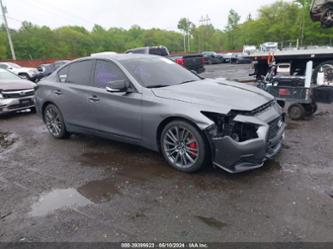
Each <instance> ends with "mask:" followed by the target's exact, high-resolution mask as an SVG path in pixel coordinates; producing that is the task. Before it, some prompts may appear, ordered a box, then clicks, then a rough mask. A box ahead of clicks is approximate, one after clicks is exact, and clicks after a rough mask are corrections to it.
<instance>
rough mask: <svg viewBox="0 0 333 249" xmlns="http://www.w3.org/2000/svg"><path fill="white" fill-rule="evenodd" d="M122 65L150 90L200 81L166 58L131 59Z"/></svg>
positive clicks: (122, 62)
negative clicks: (150, 88) (151, 88)
mask: <svg viewBox="0 0 333 249" xmlns="http://www.w3.org/2000/svg"><path fill="white" fill-rule="evenodd" d="M120 63H121V64H122V65H123V66H124V67H125V68H126V69H127V71H128V72H129V73H130V74H131V75H132V76H133V77H134V78H135V79H136V80H137V81H138V82H139V83H140V84H141V85H142V86H144V87H148V88H149V87H154V86H159V87H161V86H171V85H178V84H181V83H185V82H189V81H197V80H200V78H199V77H198V76H196V75H195V74H193V73H192V72H190V71H188V70H187V69H185V68H183V67H182V66H179V65H178V64H176V63H174V62H173V61H171V60H169V59H167V58H164V57H156V58H142V59H130V60H124V61H120Z"/></svg>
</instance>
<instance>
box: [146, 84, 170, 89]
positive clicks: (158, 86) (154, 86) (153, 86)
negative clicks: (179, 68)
mask: <svg viewBox="0 0 333 249" xmlns="http://www.w3.org/2000/svg"><path fill="white" fill-rule="evenodd" d="M167 86H169V85H151V86H146V87H147V88H162V87H167Z"/></svg>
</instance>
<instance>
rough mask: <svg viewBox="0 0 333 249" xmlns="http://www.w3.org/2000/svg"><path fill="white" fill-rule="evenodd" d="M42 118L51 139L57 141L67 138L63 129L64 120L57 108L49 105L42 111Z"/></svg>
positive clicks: (64, 128)
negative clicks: (56, 139)
mask: <svg viewBox="0 0 333 249" xmlns="http://www.w3.org/2000/svg"><path fill="white" fill-rule="evenodd" d="M43 117H44V121H45V124H46V127H47V129H48V131H49V132H50V134H51V135H52V136H53V137H55V138H58V139H63V138H68V137H69V133H68V132H67V130H66V127H65V122H64V118H63V116H62V114H61V112H60V110H59V108H58V107H56V106H55V105H53V104H49V105H48V106H46V108H45V110H44V113H43Z"/></svg>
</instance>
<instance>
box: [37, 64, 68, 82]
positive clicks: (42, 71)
mask: <svg viewBox="0 0 333 249" xmlns="http://www.w3.org/2000/svg"><path fill="white" fill-rule="evenodd" d="M68 62H70V61H69V60H62V61H56V62H54V63H52V64H42V65H40V66H38V67H37V70H38V72H39V73H38V75H37V76H36V81H39V80H41V79H42V78H45V77H47V76H49V75H50V74H52V73H53V72H54V71H55V70H57V69H58V68H59V67H61V66H63V65H65V64H66V63H68Z"/></svg>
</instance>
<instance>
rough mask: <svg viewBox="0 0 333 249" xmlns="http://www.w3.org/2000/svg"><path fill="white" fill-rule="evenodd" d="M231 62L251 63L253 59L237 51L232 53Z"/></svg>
mask: <svg viewBox="0 0 333 249" xmlns="http://www.w3.org/2000/svg"><path fill="white" fill-rule="evenodd" d="M230 62H231V63H234V64H250V63H252V60H251V59H250V58H249V57H246V56H245V55H243V54H241V53H235V54H232V56H231V59H230Z"/></svg>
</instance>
